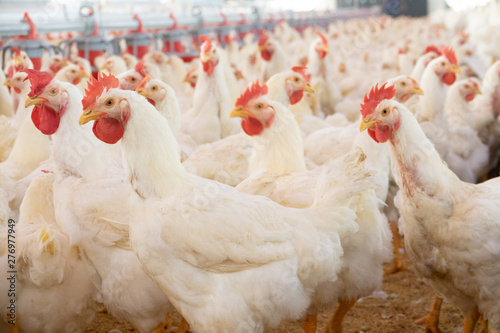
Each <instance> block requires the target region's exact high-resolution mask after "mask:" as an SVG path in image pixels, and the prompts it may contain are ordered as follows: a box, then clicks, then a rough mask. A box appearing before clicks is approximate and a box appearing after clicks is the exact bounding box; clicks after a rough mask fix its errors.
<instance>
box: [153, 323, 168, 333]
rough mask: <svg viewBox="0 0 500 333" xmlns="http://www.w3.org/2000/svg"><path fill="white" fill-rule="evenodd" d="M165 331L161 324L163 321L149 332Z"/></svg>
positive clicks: (160, 332) (162, 332)
mask: <svg viewBox="0 0 500 333" xmlns="http://www.w3.org/2000/svg"><path fill="white" fill-rule="evenodd" d="M164 332H165V326H163V323H161V324H160V325H158V326H156V327H155V328H154V329H153V330H152V331H151V333H164Z"/></svg>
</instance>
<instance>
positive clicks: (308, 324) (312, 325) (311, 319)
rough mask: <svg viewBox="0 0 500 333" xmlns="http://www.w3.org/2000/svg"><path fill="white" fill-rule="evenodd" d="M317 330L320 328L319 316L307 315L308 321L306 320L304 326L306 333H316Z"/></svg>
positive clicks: (314, 314)
mask: <svg viewBox="0 0 500 333" xmlns="http://www.w3.org/2000/svg"><path fill="white" fill-rule="evenodd" d="M317 328H318V314H317V313H308V314H307V315H306V319H305V320H304V324H303V325H302V329H303V330H304V333H316V329H317Z"/></svg>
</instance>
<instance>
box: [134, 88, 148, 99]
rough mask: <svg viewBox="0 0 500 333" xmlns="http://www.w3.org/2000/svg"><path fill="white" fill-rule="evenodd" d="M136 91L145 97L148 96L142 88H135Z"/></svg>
mask: <svg viewBox="0 0 500 333" xmlns="http://www.w3.org/2000/svg"><path fill="white" fill-rule="evenodd" d="M136 93H138V94H139V95H142V96H144V97H146V98H149V94H148V93H147V92H146V91H145V90H144V89H139V90H136Z"/></svg>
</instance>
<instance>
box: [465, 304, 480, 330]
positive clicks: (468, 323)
mask: <svg viewBox="0 0 500 333" xmlns="http://www.w3.org/2000/svg"><path fill="white" fill-rule="evenodd" d="M478 319H479V312H478V311H477V306H476V307H475V308H474V309H472V310H471V312H469V314H468V315H467V317H465V322H464V333H474V327H475V326H476V322H477V320H478Z"/></svg>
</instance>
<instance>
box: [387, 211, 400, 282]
mask: <svg viewBox="0 0 500 333" xmlns="http://www.w3.org/2000/svg"><path fill="white" fill-rule="evenodd" d="M389 226H390V227H391V232H392V245H393V248H394V260H393V261H392V267H390V268H386V269H384V271H385V274H388V275H389V274H394V273H397V272H400V271H403V270H404V269H405V262H404V258H403V254H402V253H401V252H400V251H399V249H400V248H404V243H403V238H402V237H401V235H400V234H399V229H398V225H397V223H396V222H394V221H389Z"/></svg>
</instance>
